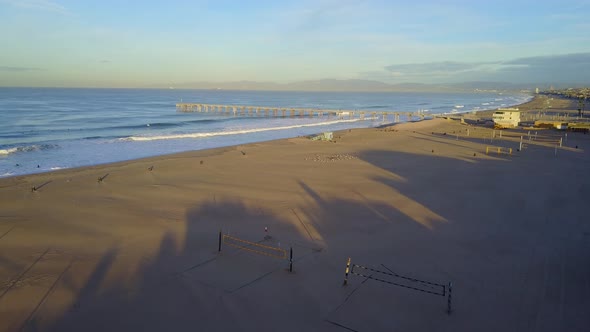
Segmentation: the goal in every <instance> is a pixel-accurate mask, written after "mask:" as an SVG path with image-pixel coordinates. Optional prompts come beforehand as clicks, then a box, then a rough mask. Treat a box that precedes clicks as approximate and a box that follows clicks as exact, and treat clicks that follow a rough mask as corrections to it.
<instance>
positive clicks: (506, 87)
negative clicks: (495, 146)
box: [149, 79, 575, 92]
mask: <svg viewBox="0 0 590 332" xmlns="http://www.w3.org/2000/svg"><path fill="white" fill-rule="evenodd" d="M550 86H551V84H548V83H547V84H534V83H530V84H515V83H507V82H463V83H447V84H422V83H397V84H389V83H384V82H380V81H372V80H361V79H347V80H337V79H322V80H309V81H299V82H292V83H275V82H256V81H237V82H187V83H179V84H169V85H168V86H163V85H151V86H149V87H150V88H175V89H218V90H266V91H343V92H346V91H358V92H477V91H529V92H533V91H534V90H535V88H539V89H540V90H544V89H548V88H549V87H550ZM572 86H575V84H574V85H565V86H563V87H572ZM554 87H555V88H562V86H561V85H560V86H554Z"/></svg>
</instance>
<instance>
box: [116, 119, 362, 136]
mask: <svg viewBox="0 0 590 332" xmlns="http://www.w3.org/2000/svg"><path fill="white" fill-rule="evenodd" d="M365 120H370V118H365V119H364V120H363V119H349V120H335V121H327V122H318V123H308V124H299V125H291V126H281V127H269V128H255V129H244V130H232V131H216V132H208V133H188V134H176V135H161V136H129V137H124V138H120V140H123V141H157V140H167V139H183V138H203V137H213V136H228V135H241V134H251V133H259V132H264V131H275V130H287V129H295V128H303V127H319V126H327V125H332V124H338V123H349V122H357V121H365Z"/></svg>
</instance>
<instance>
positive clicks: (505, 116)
mask: <svg viewBox="0 0 590 332" xmlns="http://www.w3.org/2000/svg"><path fill="white" fill-rule="evenodd" d="M492 120H494V128H514V127H518V124H519V123H520V111H519V110H518V108H500V109H498V110H497V111H495V112H494V114H493V115H492Z"/></svg>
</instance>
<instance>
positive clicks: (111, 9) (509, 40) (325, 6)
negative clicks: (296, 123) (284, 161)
mask: <svg viewBox="0 0 590 332" xmlns="http://www.w3.org/2000/svg"><path fill="white" fill-rule="evenodd" d="M588 13H590V0H571V1H568V0H564V1H550V2H549V1H543V0H538V1H518V0H513V1H504V0H501V1H460V0H457V1H444V0H442V1H412V2H409V1H362V0H354V1H348V0H313V1H311V0H302V1H276V0H275V1H224V0H222V1H198V0H194V1H175V0H170V1H158V2H156V1H134V0H131V1H109V0H103V1H80V0H78V1H74V0H0V45H1V49H2V52H0V86H98V87H142V86H149V85H158V84H160V85H162V86H167V85H174V84H178V83H183V82H197V81H212V82H224V81H240V80H251V81H273V82H279V83H284V82H293V81H300V80H314V79H324V78H334V79H371V80H379V81H383V82H387V83H403V82H418V83H442V82H461V81H473V80H477V81H513V82H548V83H564V82H565V83H567V82H572V83H587V84H590V21H589V19H588Z"/></svg>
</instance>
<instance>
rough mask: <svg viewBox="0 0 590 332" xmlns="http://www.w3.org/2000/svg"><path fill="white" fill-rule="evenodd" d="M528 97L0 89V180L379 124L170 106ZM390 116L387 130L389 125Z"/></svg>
mask: <svg viewBox="0 0 590 332" xmlns="http://www.w3.org/2000/svg"><path fill="white" fill-rule="evenodd" d="M531 98H532V97H531V96H530V95H524V94H498V93H349V92H346V93H342V92H269V91H227V90H157V89H143V90H140V89H54V88H0V177H8V176H16V175H22V174H31V173H38V172H46V171H50V170H56V169H63V168H72V167H78V166H89V165H97V164H103V163H109V162H115V161H123V160H130V159H137V158H143V157H148V156H156V155H163V154H169V153H176V152H182V151H190V150H201V149H208V148H215V147H222V146H231V145H237V144H245V143H252V142H259V141H266V140H273V139H279V138H288V137H296V136H301V135H311V134H315V133H320V132H324V131H335V130H341V129H349V128H367V127H375V126H379V125H382V124H384V122H382V117H379V118H378V119H370V118H368V117H367V118H366V119H365V120H360V119H353V120H350V119H338V118H335V117H334V116H331V117H327V116H324V117H314V118H309V117H305V118H298V117H294V118H291V117H285V118H282V117H268V118H267V117H250V116H247V115H246V116H239V115H238V116H234V115H233V114H232V115H229V116H228V115H223V114H215V113H182V112H177V111H176V107H175V104H176V103H177V102H181V101H183V102H195V103H204V104H223V105H251V106H269V107H299V108H313V109H332V110H334V109H343V110H351V109H352V110H355V109H356V110H367V111H378V112H416V111H419V110H423V111H425V114H432V115H434V114H440V113H450V112H469V111H472V110H483V109H494V108H498V107H507V106H512V105H516V104H520V103H522V102H525V101H527V100H530V99H531ZM392 121H393V116H390V117H388V119H387V122H392Z"/></svg>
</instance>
